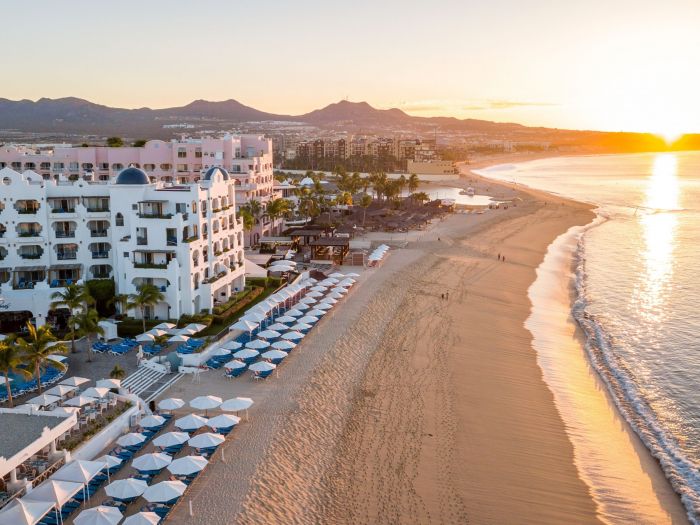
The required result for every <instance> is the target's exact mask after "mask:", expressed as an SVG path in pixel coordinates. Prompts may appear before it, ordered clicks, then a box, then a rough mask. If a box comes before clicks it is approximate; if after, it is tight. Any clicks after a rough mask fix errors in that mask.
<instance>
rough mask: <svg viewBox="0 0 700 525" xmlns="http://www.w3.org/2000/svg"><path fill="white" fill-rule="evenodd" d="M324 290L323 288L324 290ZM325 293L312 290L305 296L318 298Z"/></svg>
mask: <svg viewBox="0 0 700 525" xmlns="http://www.w3.org/2000/svg"><path fill="white" fill-rule="evenodd" d="M324 291H325V290H324ZM324 295H325V294H324V293H323V292H321V291H314V292H309V293H307V294H306V297H311V298H312V299H320V298H321V297H323V296H324Z"/></svg>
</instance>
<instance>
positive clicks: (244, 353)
mask: <svg viewBox="0 0 700 525" xmlns="http://www.w3.org/2000/svg"><path fill="white" fill-rule="evenodd" d="M259 355H260V352H258V351H257V350H253V349H252V348H244V349H243V350H239V351H238V352H236V353H235V354H233V357H234V358H235V359H243V360H245V359H254V358H256V357H258V356H259Z"/></svg>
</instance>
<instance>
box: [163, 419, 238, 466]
mask: <svg viewBox="0 0 700 525" xmlns="http://www.w3.org/2000/svg"><path fill="white" fill-rule="evenodd" d="M231 417H233V416H231ZM208 464H209V460H207V458H205V457H203V456H184V457H181V458H178V459H176V460H175V461H173V462H172V463H171V464H170V465H168V470H169V471H170V473H171V474H174V475H175V476H190V475H192V474H194V473H195V472H200V471H202V470H204V468H205V467H206V466H207V465H208Z"/></svg>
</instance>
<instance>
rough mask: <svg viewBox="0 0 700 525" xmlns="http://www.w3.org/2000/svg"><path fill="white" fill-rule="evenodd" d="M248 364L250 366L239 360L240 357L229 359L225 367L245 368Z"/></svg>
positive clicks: (232, 368)
mask: <svg viewBox="0 0 700 525" xmlns="http://www.w3.org/2000/svg"><path fill="white" fill-rule="evenodd" d="M246 366H248V365H246V364H245V363H244V362H243V361H239V360H238V359H233V360H231V361H229V362H228V363H226V364H225V365H224V368H228V369H231V370H236V369H238V368H245V367H246Z"/></svg>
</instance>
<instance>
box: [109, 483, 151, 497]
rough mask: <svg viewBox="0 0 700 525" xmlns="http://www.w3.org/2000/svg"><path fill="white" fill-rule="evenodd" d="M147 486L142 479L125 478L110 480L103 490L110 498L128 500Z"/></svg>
mask: <svg viewBox="0 0 700 525" xmlns="http://www.w3.org/2000/svg"><path fill="white" fill-rule="evenodd" d="M147 488H148V483H146V482H145V481H144V480H142V479H136V478H125V479H118V480H116V481H112V483H110V484H109V485H107V486H106V487H105V492H106V493H107V495H108V496H109V497H110V498H114V499H118V500H129V499H133V498H138V497H139V496H140V495H141V494H143V493H144V492H146V489H147Z"/></svg>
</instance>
